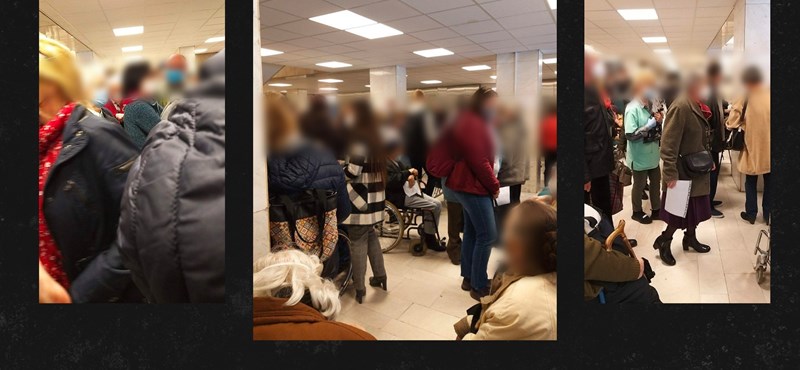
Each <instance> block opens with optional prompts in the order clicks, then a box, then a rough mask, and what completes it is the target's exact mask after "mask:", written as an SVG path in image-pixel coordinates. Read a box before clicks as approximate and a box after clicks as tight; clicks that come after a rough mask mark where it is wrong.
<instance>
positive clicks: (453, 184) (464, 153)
mask: <svg viewBox="0 0 800 370" xmlns="http://www.w3.org/2000/svg"><path fill="white" fill-rule="evenodd" d="M451 145H452V146H451V153H452V155H453V158H454V159H455V160H456V163H455V165H454V166H453V170H452V172H450V175H449V176H447V183H446V184H445V185H447V187H448V188H450V189H451V190H455V191H460V192H464V193H470V194H477V195H493V194H494V193H496V192H497V191H498V190H499V189H500V182H499V181H497V177H496V176H495V175H494V154H495V148H494V145H493V143H492V139H491V134H490V132H489V126H488V125H487V124H486V123H485V122H484V121H483V119H482V118H481V117H479V116H478V115H477V114H475V113H474V112H471V111H465V112H463V113H461V114H460V115H459V116H458V118H457V119H456V123H455V126H454V127H453V136H452V143H451Z"/></svg>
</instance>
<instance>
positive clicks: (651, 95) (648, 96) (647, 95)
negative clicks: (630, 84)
mask: <svg viewBox="0 0 800 370" xmlns="http://www.w3.org/2000/svg"><path fill="white" fill-rule="evenodd" d="M655 97H656V92H655V91H653V89H647V90H645V91H644V98H645V99H647V100H648V101H652V100H653V99H655Z"/></svg>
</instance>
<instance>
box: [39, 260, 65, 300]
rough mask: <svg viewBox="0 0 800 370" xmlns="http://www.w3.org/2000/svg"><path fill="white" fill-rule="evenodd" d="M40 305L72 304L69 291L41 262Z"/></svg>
mask: <svg viewBox="0 0 800 370" xmlns="http://www.w3.org/2000/svg"><path fill="white" fill-rule="evenodd" d="M39 303H72V299H71V298H70V297H69V294H68V293H67V290H66V289H64V287H62V286H61V284H59V283H58V282H57V281H55V279H53V277H52V276H50V274H48V273H47V271H45V269H44V266H42V263H41V262H39Z"/></svg>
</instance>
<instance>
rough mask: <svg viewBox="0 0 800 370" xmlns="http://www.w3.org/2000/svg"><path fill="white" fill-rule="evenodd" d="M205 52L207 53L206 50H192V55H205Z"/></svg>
mask: <svg viewBox="0 0 800 370" xmlns="http://www.w3.org/2000/svg"><path fill="white" fill-rule="evenodd" d="M207 51H208V49H194V53H195V54H203V53H205V52H207Z"/></svg>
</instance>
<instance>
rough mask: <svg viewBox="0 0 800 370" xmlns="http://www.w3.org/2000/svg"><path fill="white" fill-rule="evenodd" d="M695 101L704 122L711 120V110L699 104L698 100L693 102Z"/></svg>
mask: <svg viewBox="0 0 800 370" xmlns="http://www.w3.org/2000/svg"><path fill="white" fill-rule="evenodd" d="M695 101H696V102H697V105H699V106H700V112H701V113H703V117H705V118H706V120H709V119H711V114H712V113H711V108H709V107H708V106H707V105H705V104H703V102H701V101H700V100H695Z"/></svg>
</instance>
